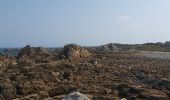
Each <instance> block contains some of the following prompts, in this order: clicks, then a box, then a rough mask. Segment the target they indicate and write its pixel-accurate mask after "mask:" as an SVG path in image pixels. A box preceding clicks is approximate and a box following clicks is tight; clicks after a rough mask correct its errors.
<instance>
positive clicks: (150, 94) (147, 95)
mask: <svg viewBox="0 0 170 100" xmlns="http://www.w3.org/2000/svg"><path fill="white" fill-rule="evenodd" d="M139 98H141V99H146V100H169V99H170V98H169V97H168V96H167V94H165V93H164V92H162V91H159V90H154V89H149V90H145V91H144V92H142V93H140V94H139Z"/></svg>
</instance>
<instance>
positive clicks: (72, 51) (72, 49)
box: [63, 44, 91, 59]
mask: <svg viewBox="0 0 170 100" xmlns="http://www.w3.org/2000/svg"><path fill="white" fill-rule="evenodd" d="M63 53H64V55H65V56H66V57H67V58H70V59H74V58H84V57H89V56H90V55H91V53H90V52H89V51H88V50H86V49H85V48H83V47H81V46H79V45H77V44H68V45H65V46H64V48H63Z"/></svg>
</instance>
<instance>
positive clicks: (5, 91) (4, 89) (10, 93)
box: [0, 84, 17, 100]
mask: <svg viewBox="0 0 170 100" xmlns="http://www.w3.org/2000/svg"><path fill="white" fill-rule="evenodd" d="M0 93H1V94H2V96H3V97H4V98H5V99H6V100H11V99H14V98H15V97H16V93H17V90H16V88H15V87H14V86H12V85H8V84H4V85H0ZM1 98H2V97H1Z"/></svg>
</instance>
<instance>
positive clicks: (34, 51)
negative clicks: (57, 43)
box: [17, 45, 51, 63]
mask: <svg viewBox="0 0 170 100" xmlns="http://www.w3.org/2000/svg"><path fill="white" fill-rule="evenodd" d="M17 58H18V59H19V61H23V60H24V61H25V60H26V61H28V60H31V62H32V61H33V60H34V61H35V62H42V63H44V62H45V63H46V62H48V61H49V59H50V58H51V55H50V53H49V51H48V49H47V48H42V47H31V46H30V45H27V46H26V47H24V48H22V49H21V50H20V51H19V53H18V55H17Z"/></svg>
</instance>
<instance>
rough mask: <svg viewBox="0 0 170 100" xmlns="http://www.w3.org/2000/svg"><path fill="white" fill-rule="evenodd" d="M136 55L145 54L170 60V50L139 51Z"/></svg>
mask: <svg viewBox="0 0 170 100" xmlns="http://www.w3.org/2000/svg"><path fill="white" fill-rule="evenodd" d="M135 55H139V56H145V57H153V58H161V59H169V60H170V52H160V51H139V52H138V53H136V54H135Z"/></svg>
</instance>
